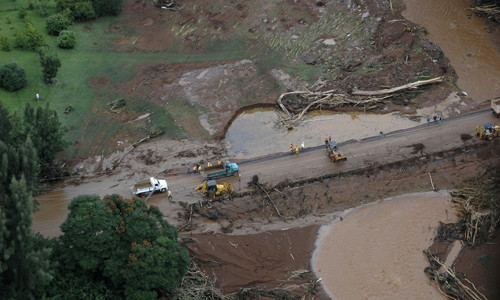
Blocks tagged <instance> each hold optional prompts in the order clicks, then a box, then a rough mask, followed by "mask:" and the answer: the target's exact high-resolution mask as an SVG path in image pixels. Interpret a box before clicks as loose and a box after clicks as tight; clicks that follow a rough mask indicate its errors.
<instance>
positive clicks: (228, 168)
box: [205, 161, 240, 179]
mask: <svg viewBox="0 0 500 300" xmlns="http://www.w3.org/2000/svg"><path fill="white" fill-rule="evenodd" d="M222 168H223V169H222V170H220V171H215V172H211V173H206V174H205V177H206V179H217V178H223V177H230V176H238V175H239V174H240V169H239V168H238V165H237V164H236V163H230V162H229V161H226V162H225V163H224V164H223V166H222Z"/></svg>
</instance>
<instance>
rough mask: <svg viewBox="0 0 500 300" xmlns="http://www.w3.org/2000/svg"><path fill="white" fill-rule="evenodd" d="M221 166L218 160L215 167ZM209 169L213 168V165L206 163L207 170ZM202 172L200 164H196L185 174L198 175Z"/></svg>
mask: <svg viewBox="0 0 500 300" xmlns="http://www.w3.org/2000/svg"><path fill="white" fill-rule="evenodd" d="M221 165H222V161H220V160H218V161H217V166H219V167H220V166H221ZM210 167H213V164H212V163H211V162H207V168H210ZM201 170H202V167H201V165H200V164H196V165H194V166H193V167H192V168H191V169H188V170H187V173H188V174H190V173H200V172H201Z"/></svg>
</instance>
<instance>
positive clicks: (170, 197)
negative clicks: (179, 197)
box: [167, 190, 172, 203]
mask: <svg viewBox="0 0 500 300" xmlns="http://www.w3.org/2000/svg"><path fill="white" fill-rule="evenodd" d="M167 199H168V202H170V203H172V192H171V191H170V190H168V196H167Z"/></svg>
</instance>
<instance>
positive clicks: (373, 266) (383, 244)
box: [312, 192, 454, 300]
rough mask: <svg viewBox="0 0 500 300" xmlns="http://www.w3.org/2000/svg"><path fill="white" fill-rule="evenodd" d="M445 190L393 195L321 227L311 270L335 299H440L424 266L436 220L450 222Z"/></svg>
mask: <svg viewBox="0 0 500 300" xmlns="http://www.w3.org/2000/svg"><path fill="white" fill-rule="evenodd" d="M452 211H453V208H452V205H451V197H450V195H449V193H447V192H439V193H433V192H429V193H421V194H410V195H404V196H398V197H394V198H391V199H386V200H384V201H381V202H376V203H371V204H367V205H363V206H361V207H358V208H355V209H353V210H352V211H350V212H349V213H348V214H347V216H346V217H345V218H344V219H343V220H342V221H340V219H337V221H336V222H334V223H333V224H332V225H330V226H326V227H323V228H321V230H320V233H319V238H318V240H317V242H316V246H317V248H316V250H315V253H314V255H313V260H312V264H313V269H314V270H315V272H316V274H317V276H318V277H320V278H322V283H323V287H324V288H325V290H326V291H327V293H328V294H329V295H330V296H331V297H332V298H333V299H335V300H343V299H443V295H441V294H440V293H439V291H438V290H437V288H436V287H435V285H432V284H431V283H430V281H429V279H428V278H427V277H426V275H425V274H424V272H423V270H424V269H425V267H427V265H428V262H427V258H426V257H425V255H424V253H423V252H422V251H423V250H424V249H426V248H428V247H429V246H430V245H431V244H432V241H433V238H434V235H435V231H436V227H437V226H438V224H439V221H442V222H451V221H453V220H454V214H453V213H452Z"/></svg>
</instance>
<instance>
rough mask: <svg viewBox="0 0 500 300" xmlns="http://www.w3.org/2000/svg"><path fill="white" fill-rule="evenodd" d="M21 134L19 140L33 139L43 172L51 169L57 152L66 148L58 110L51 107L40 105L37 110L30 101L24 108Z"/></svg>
mask: <svg viewBox="0 0 500 300" xmlns="http://www.w3.org/2000/svg"><path fill="white" fill-rule="evenodd" d="M21 126H22V128H20V129H19V130H18V131H19V135H20V136H18V137H16V138H17V139H19V140H24V139H26V138H27V137H28V136H29V137H31V139H32V140H33V145H34V147H35V149H36V151H37V154H38V159H39V161H40V167H41V172H42V174H46V173H48V172H49V171H50V170H51V166H52V163H53V161H54V159H55V157H56V154H57V153H58V152H60V151H62V150H63V149H64V147H65V146H66V143H65V142H64V139H63V135H64V133H63V129H62V125H61V122H60V121H59V117H58V116H57V112H55V111H54V110H51V109H50V108H49V104H47V105H45V107H42V106H39V107H37V108H36V110H35V109H34V108H33V107H31V105H30V104H29V103H28V104H27V105H26V107H25V108H24V114H23V120H22V124H21Z"/></svg>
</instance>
